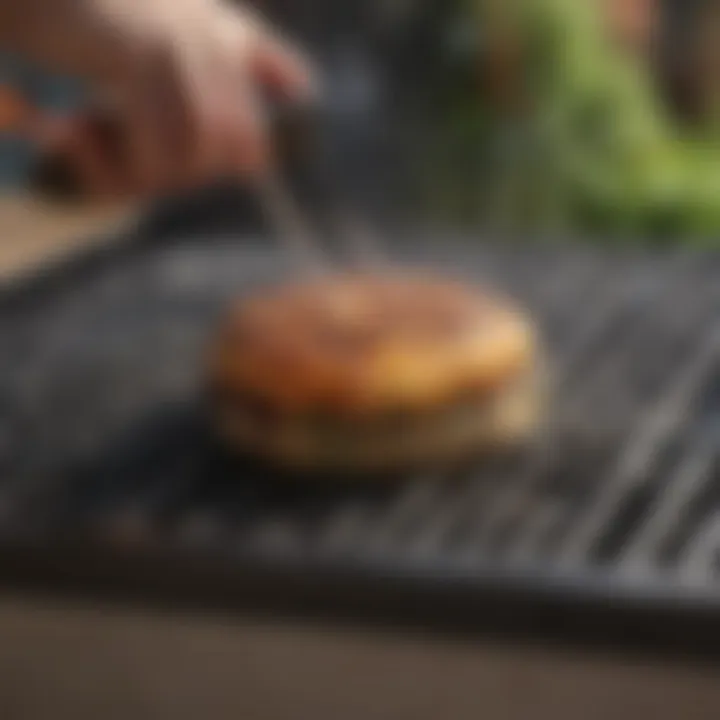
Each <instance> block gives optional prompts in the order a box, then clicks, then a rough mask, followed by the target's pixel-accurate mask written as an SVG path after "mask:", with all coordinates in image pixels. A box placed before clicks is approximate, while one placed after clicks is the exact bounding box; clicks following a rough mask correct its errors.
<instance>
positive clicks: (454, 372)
mask: <svg viewBox="0 0 720 720" xmlns="http://www.w3.org/2000/svg"><path fill="white" fill-rule="evenodd" d="M209 355H210V358H209V380H208V386H209V394H210V403H211V411H212V419H213V423H214V426H215V428H216V429H217V432H218V433H219V435H220V437H221V438H222V439H223V441H224V442H226V443H228V444H229V445H230V446H231V447H232V448H235V449H237V450H239V451H242V452H243V453H246V454H250V455H253V456H259V457H261V458H263V459H265V460H267V461H270V462H271V463H273V464H276V465H280V466H282V467H284V468H287V469H290V470H302V471H311V472H318V471H319V472H323V471H347V472H350V473H356V472H376V471H380V472H383V471H388V470H400V469H408V468H410V467H414V466H417V465H427V464H428V463H445V462H451V461H453V460H457V459H461V458H464V457H466V456H468V455H471V454H476V453H479V452H487V451H490V450H493V449H498V448H500V447H502V446H507V445H509V444H510V445H512V444H516V443H518V442H522V441H524V440H526V439H527V438H529V436H530V435H531V433H532V431H533V429H534V427H535V425H536V421H537V419H538V417H539V412H538V411H539V409H540V407H541V396H542V393H541V385H542V383H541V382H540V380H541V377H540V373H539V372H538V367H537V357H536V355H537V343H536V337H535V333H534V330H533V326H532V323H530V322H529V321H528V320H527V319H526V318H525V317H524V316H523V314H522V313H521V312H520V311H519V310H518V309H517V308H515V307H514V306H513V305H512V304H511V303H510V302H508V301H506V300H503V299H502V298H501V297H500V296H497V295H495V294H493V293H490V292H488V291H482V290H479V289H476V288H474V287H472V286H468V285H465V284H463V283H461V282H457V281H454V280H449V279H445V278H438V277H434V276H430V275H427V274H419V273H403V274H401V273H386V274H374V275H351V274H348V275H330V276H325V277H321V278H319V279H318V278H314V279H305V280H300V281H297V282H293V283H288V284H284V285H281V286H274V287H269V288H265V289H263V290H261V291H259V292H256V293H255V294H253V295H251V296H249V297H245V298H243V299H241V300H239V301H238V302H237V303H236V304H235V305H234V307H232V308H231V309H230V311H229V312H228V314H227V316H226V317H225V318H224V319H223V320H222V322H221V325H220V328H219V330H218V332H217V335H216V336H214V337H213V341H212V344H211V348H210V353H209Z"/></svg>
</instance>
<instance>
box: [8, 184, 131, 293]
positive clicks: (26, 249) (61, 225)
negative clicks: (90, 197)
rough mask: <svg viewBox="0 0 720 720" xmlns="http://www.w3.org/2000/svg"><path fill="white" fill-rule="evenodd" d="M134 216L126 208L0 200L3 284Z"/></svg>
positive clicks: (26, 198)
mask: <svg viewBox="0 0 720 720" xmlns="http://www.w3.org/2000/svg"><path fill="white" fill-rule="evenodd" d="M132 215H133V213H132V211H131V210H130V209H129V208H127V207H122V208H118V207H114V208H92V207H87V208H62V207H57V206H53V205H49V204H47V203H42V202H39V201H36V200H33V199H31V198H28V197H24V196H9V195H8V196H5V197H1V196H0V280H1V279H2V278H4V277H8V276H11V275H13V274H16V273H19V272H22V271H24V270H27V269H29V268H32V267H34V266H36V265H38V264H41V263H43V262H47V261H48V260H50V259H52V258H55V257H57V256H58V255H62V253H66V252H70V251H72V250H73V249H74V248H77V247H80V246H81V245H83V244H87V243H90V242H96V241H98V240H100V239H102V236H103V233H107V232H108V231H109V230H112V229H114V228H116V227H117V226H118V225H119V224H120V223H122V222H126V221H128V219H130V218H131V217H132Z"/></svg>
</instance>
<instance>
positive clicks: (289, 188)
mask: <svg viewBox="0 0 720 720" xmlns="http://www.w3.org/2000/svg"><path fill="white" fill-rule="evenodd" d="M0 101H2V102H0V106H2V107H0V110H3V112H0V128H2V127H7V128H9V129H13V130H15V129H20V130H21V131H22V127H23V125H24V124H31V123H32V121H33V119H34V118H35V117H36V116H37V115H38V114H39V113H40V111H38V110H37V109H36V108H34V107H33V106H32V105H31V104H30V103H29V102H28V101H26V100H25V99H24V98H23V97H22V96H21V95H20V94H19V93H17V92H15V91H14V90H12V89H8V88H3V89H2V92H1V93H0ZM268 109H269V112H270V123H271V129H272V134H273V138H274V146H275V157H276V160H277V162H276V164H275V166H274V167H273V168H271V169H270V170H269V171H267V172H265V173H264V174H263V175H262V176H260V177H257V178H255V180H254V181H253V183H252V185H251V187H250V188H249V189H250V191H251V193H252V194H253V195H255V196H256V197H257V200H258V201H259V203H260V206H261V210H262V214H263V216H264V219H265V221H266V222H267V223H268V224H269V226H270V230H271V232H272V233H273V234H274V235H275V237H276V238H277V240H278V241H279V242H280V243H281V245H282V247H283V249H284V250H285V251H286V252H287V253H288V254H289V255H290V256H291V258H292V259H293V260H295V261H296V262H297V263H298V265H299V266H300V268H302V269H303V270H304V271H310V272H323V271H327V270H329V269H330V268H332V266H333V265H334V263H333V262H332V260H331V257H330V253H328V251H327V249H326V248H325V241H326V240H327V239H329V235H333V236H334V239H335V241H336V244H339V245H341V246H342V249H343V250H344V252H345V254H346V255H349V256H350V260H351V264H354V265H363V266H367V265H368V264H370V265H376V264H377V263H378V262H379V260H380V252H379V249H378V243H377V242H376V241H375V239H374V236H373V234H372V233H371V232H370V231H369V230H368V229H367V225H366V223H365V222H361V221H360V219H359V215H358V214H357V213H353V212H352V211H351V210H350V204H349V203H348V201H347V198H346V197H343V198H342V199H341V198H340V192H339V188H340V187H341V186H342V184H343V183H342V182H341V180H342V179H341V178H338V177H337V173H336V172H335V171H334V170H332V169H331V167H332V165H333V163H332V162H329V158H328V154H329V153H328V150H327V143H326V140H327V138H326V137H324V134H323V123H322V119H321V114H322V110H323V107H322V105H321V104H319V103H318V102H302V103H298V102H293V103H278V102H273V103H272V104H270V105H269V106H268ZM93 122H94V123H95V124H96V125H97V127H96V128H95V129H96V130H97V132H98V133H99V134H100V137H101V139H102V141H103V142H107V143H108V144H109V145H110V146H111V148H113V147H114V148H116V149H117V151H121V147H122V144H121V138H120V137H119V133H120V128H119V127H118V125H117V123H116V122H114V121H113V118H112V116H111V115H110V114H109V113H98V114H97V117H93ZM29 189H30V192H31V193H32V194H34V195H36V196H38V197H41V198H44V199H46V200H50V201H52V202H54V203H60V204H62V205H75V204H79V203H82V202H83V201H84V200H85V197H84V193H85V191H84V188H83V187H82V184H81V182H80V179H79V177H78V175H77V173H76V171H75V168H74V167H73V165H72V164H71V163H70V162H69V161H68V158H66V157H65V156H62V155H56V154H52V153H47V154H43V155H41V156H40V158H39V159H38V160H37V161H36V163H35V165H34V166H33V168H32V169H31V172H30V178H29ZM345 262H347V261H345Z"/></svg>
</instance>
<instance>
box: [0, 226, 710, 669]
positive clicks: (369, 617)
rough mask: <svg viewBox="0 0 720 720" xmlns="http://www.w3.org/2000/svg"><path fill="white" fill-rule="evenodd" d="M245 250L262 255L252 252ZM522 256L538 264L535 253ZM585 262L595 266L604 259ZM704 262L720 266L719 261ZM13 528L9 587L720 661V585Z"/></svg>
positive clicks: (3, 556)
mask: <svg viewBox="0 0 720 720" xmlns="http://www.w3.org/2000/svg"><path fill="white" fill-rule="evenodd" d="M188 241H189V242H190V243H191V244H192V243H193V242H195V240H194V239H193V238H188ZM166 245H167V246H172V247H179V246H182V245H183V241H178V240H176V239H170V238H169V237H161V236H159V235H158V234H157V233H155V232H142V231H139V232H137V233H136V234H135V235H133V236H132V237H130V238H128V237H123V238H119V239H114V240H112V241H111V242H108V243H107V244H106V245H104V246H103V247H102V248H98V249H95V250H92V251H89V252H88V251H85V252H82V253H80V254H78V255H77V256H75V257H73V258H71V259H68V260H65V261H63V262H61V263H59V264H58V265H57V266H56V267H54V268H51V269H48V268H46V269H44V270H43V271H41V272H40V273H38V274H37V275H35V276H34V277H31V278H28V277H26V278H22V279H20V280H18V281H16V282H15V283H14V284H13V285H12V286H7V287H5V288H3V289H2V292H1V293H0V316H2V317H3V318H5V320H7V318H8V317H10V316H11V315H12V313H14V312H18V313H20V314H22V312H23V308H27V307H28V306H35V307H42V306H43V304H44V303H47V302H48V301H49V300H52V298H53V296H54V293H62V292H63V290H64V289H66V288H68V287H71V286H72V285H73V284H77V283H78V282H83V281H84V280H87V279H88V278H92V277H96V276H97V275H98V274H101V273H102V272H104V271H106V270H107V269H108V268H110V267H113V266H114V265H115V264H116V263H118V262H120V261H122V258H138V259H140V260H142V258H143V257H144V256H145V255H146V254H147V253H151V252H153V251H154V249H156V248H158V247H165V246H166ZM247 251H248V252H261V251H260V250H259V248H258V247H257V246H255V245H253V243H252V242H249V243H248V245H247ZM525 252H526V253H528V255H529V256H532V253H533V252H534V250H533V249H532V248H528V249H527V250H526V251H525ZM541 252H542V251H541ZM556 252H557V251H556ZM560 252H564V250H560ZM572 252H576V251H574V250H573V251H572ZM582 252H585V251H582ZM587 253H588V254H589V256H590V257H591V262H594V261H595V260H593V259H592V258H593V257H596V258H601V257H602V256H603V253H601V252H599V251H595V250H587ZM450 254H452V249H451V252H450ZM661 255H662V254H661ZM666 257H667V258H670V261H673V260H672V257H671V256H670V255H667V256H666ZM678 257H681V259H682V253H680V254H678ZM707 258H708V259H707V262H710V261H712V262H714V263H720V257H715V256H713V255H708V256H707ZM663 261H664V260H663ZM528 262H529V266H531V264H532V260H531V259H530V260H529V261H528ZM692 262H694V263H695V262H696V263H697V264H700V265H701V264H703V262H704V261H703V258H702V257H698V258H696V259H693V260H692ZM15 519H16V520H17V521H18V522H15V523H10V524H3V523H0V568H2V572H1V573H0V575H1V576H2V584H3V585H4V586H5V587H6V588H15V589H23V590H41V591H43V592H48V591H52V592H72V593H80V594H82V595H84V596H90V597H94V596H97V597H106V598H113V599H116V600H118V599H121V600H133V601H141V602H145V603H147V602H160V603H161V604H163V605H164V606H168V605H174V606H181V607H194V608H205V609H207V608H216V609H225V610H228V609H233V610H243V611H245V612H262V613H271V614H274V615H288V614H292V615H300V616H302V617H305V618H315V619H324V620H331V619H335V620H343V621H344V620H353V621H355V622H358V621H360V622H372V623H378V622H379V623H381V624H384V625H386V626H387V625H390V626H392V627H394V628H399V627H408V628H409V627H413V628H416V629H423V630H442V631H446V632H447V631H450V632H455V633H458V634H465V633H469V632H475V631H479V632H482V633H484V634H487V633H490V634H500V635H502V636H504V637H537V636H541V637H544V638H546V639H552V640H555V641H572V642H580V643H582V644H584V645H587V644H592V645H599V646H603V647H617V648H622V649H623V650H625V651H629V650H641V651H651V652H653V653H657V652H662V651H670V652H672V653H674V654H683V655H686V654H691V655H693V656H698V655H699V656H702V657H704V658H711V659H713V660H717V659H718V657H720V635H718V636H717V637H716V634H715V628H716V627H719V628H720V624H719V623H718V621H719V620H720V593H718V588H717V586H716V585H715V586H712V585H710V586H703V585H698V584H694V585H693V584H690V585H678V584H675V583H673V582H669V581H668V580H667V579H666V580H663V579H662V578H658V577H647V576H642V575H640V576H634V575H633V574H632V573H630V574H626V575H625V576H620V575H614V576H609V575H608V573H607V572H606V571H605V570H604V569H602V568H595V569H592V568H588V567H583V566H582V564H581V566H580V567H577V566H575V567H572V566H569V567H566V568H561V569H557V568H556V569H552V568H550V567H548V566H542V565H535V566H532V565H522V564H520V565H515V566H513V565H511V566H507V565H504V564H502V563H498V562H490V561H486V562H484V563H480V562H478V561H477V558H475V559H474V560H473V562H472V564H470V565H468V564H464V563H463V562H460V561H458V562H455V563H453V562H448V561H447V559H445V560H444V561H443V562H442V563H438V561H437V558H435V559H432V558H430V559H428V558H427V557H426V558H425V559H423V558H422V557H419V558H417V559H416V561H415V562H409V561H408V559H407V557H405V558H403V559H402V562H401V563H398V562H397V559H393V558H392V557H383V556H382V554H376V555H373V556H371V557H364V558H354V559H353V560H352V561H348V559H347V558H340V559H333V558H332V557H328V558H318V557H315V558H313V559H312V561H310V562H309V561H308V559H307V558H291V557H284V558H278V557H277V556H276V557H272V554H271V555H270V556H267V557H261V556H259V555H253V554H250V555H246V556H243V554H242V553H241V552H237V548H233V551H232V552H227V553H217V552H216V551H215V550H212V551H210V550H203V549H202V548H194V549H193V548H190V549H188V548H187V547H185V548H178V547H177V546H174V547H162V546H153V545H152V544H143V542H140V543H139V544H137V545H136V546H125V547H123V548H119V549H118V548H117V547H110V546H108V545H107V544H103V543H97V544H94V545H93V544H88V543H87V542H86V539H83V538H73V537H71V536H66V535H65V534H64V533H63V532H62V529H59V528H51V529H50V530H49V529H48V526H46V525H45V526H43V527H42V528H36V529H37V530H38V532H37V533H36V532H35V530H34V529H33V527H32V524H31V525H30V526H27V525H23V523H24V521H26V520H27V519H28V516H22V515H19V516H17V517H16V518H15ZM36 519H37V518H36ZM41 524H42V523H41Z"/></svg>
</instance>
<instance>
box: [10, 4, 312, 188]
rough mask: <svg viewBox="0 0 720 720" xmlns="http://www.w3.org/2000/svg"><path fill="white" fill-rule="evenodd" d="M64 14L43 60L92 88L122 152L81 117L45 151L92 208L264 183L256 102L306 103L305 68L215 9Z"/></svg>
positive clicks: (253, 24)
mask: <svg viewBox="0 0 720 720" xmlns="http://www.w3.org/2000/svg"><path fill="white" fill-rule="evenodd" d="M32 1H33V2H34V3H35V4H37V3H38V2H45V3H50V4H52V3H58V2H60V0H32ZM0 2H15V0H0ZM63 2H64V3H65V4H67V3H74V4H73V7H74V13H69V14H68V15H66V16H64V18H65V19H62V18H61V17H59V16H58V17H57V19H56V22H57V23H59V27H58V26H56V27H55V28H54V33H55V35H54V36H55V37H56V38H58V37H60V41H56V42H54V43H49V44H48V43H46V44H44V46H43V48H44V49H43V51H42V54H44V56H45V57H44V59H45V60H46V61H47V62H53V64H55V65H56V66H57V65H58V63H61V64H60V67H63V68H68V69H71V70H73V71H74V72H76V73H80V74H84V75H85V76H86V77H87V78H88V79H89V80H90V82H91V85H92V88H93V89H94V90H96V91H97V93H98V97H102V98H103V100H106V101H107V104H108V107H111V108H112V112H113V116H114V117H115V118H116V120H117V124H118V126H119V130H120V134H121V140H122V142H121V145H120V146H119V147H115V148H108V147H107V143H106V140H107V138H106V137H103V136H102V134H101V133H98V132H95V131H94V130H93V127H94V125H93V123H92V122H91V121H90V120H91V118H90V117H89V116H86V117H82V118H69V119H67V120H66V121H65V122H63V123H60V124H58V125H56V126H55V127H54V129H53V132H52V134H51V137H50V138H49V143H50V145H51V147H52V148H53V149H54V151H56V152H61V153H63V154H64V155H65V156H66V157H67V158H69V159H70V160H71V161H72V162H74V163H75V165H76V167H77V171H78V174H79V175H80V179H81V181H82V183H83V185H84V186H85V187H86V188H87V189H88V191H89V193H91V194H93V195H95V196H100V197H112V198H115V197H120V196H128V195H133V196H152V195H157V194H163V193H166V192H172V191H175V190H182V189H186V188H190V187H193V186H194V185H198V184H202V183H204V182H206V181H209V180H213V179H217V178H220V177H223V176H228V177H231V176H247V175H249V174H251V173H254V172H260V171H262V169H263V168H264V166H265V165H266V163H267V162H268V159H269V152H270V148H269V141H268V137H267V133H266V127H265V122H264V117H263V108H262V104H261V103H260V101H259V95H260V90H262V89H267V90H269V91H270V92H275V93H279V94H284V95H292V94H303V93H307V92H309V91H310V83H311V78H310V73H309V71H308V67H307V64H306V63H305V62H304V60H303V59H302V58H301V57H300V56H299V55H298V53H296V52H295V51H294V50H293V49H291V48H290V47H289V46H288V45H287V44H286V43H285V42H284V41H283V40H282V39H281V38H280V37H279V36H278V35H277V34H275V33H274V32H273V31H272V30H271V29H270V28H268V27H267V26H265V25H264V24H263V22H262V21H261V20H260V18H258V17H257V16H255V15H253V14H251V12H250V11H248V10H246V9H242V8H237V7H234V6H230V5H228V4H225V3H223V2H221V1H220V0H63Z"/></svg>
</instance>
